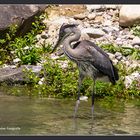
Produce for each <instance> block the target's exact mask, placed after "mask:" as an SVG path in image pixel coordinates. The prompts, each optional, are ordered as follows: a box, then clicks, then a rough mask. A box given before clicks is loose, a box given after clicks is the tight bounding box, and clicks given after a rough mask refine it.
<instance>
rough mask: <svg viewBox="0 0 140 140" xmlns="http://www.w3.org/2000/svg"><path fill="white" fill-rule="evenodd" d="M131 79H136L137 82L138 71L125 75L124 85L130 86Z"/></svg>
mask: <svg viewBox="0 0 140 140" xmlns="http://www.w3.org/2000/svg"><path fill="white" fill-rule="evenodd" d="M133 81H138V82H139V81H140V73H139V72H137V71H136V72H134V73H132V74H131V75H129V76H126V77H125V81H124V84H125V87H126V88H130V87H131V85H132V83H133ZM138 86H139V83H138ZM137 88H140V87H137Z"/></svg>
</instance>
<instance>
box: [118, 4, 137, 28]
mask: <svg viewBox="0 0 140 140" xmlns="http://www.w3.org/2000/svg"><path fill="white" fill-rule="evenodd" d="M139 23H140V5H123V6H122V7H121V9H120V14H119V24H120V25H121V26H125V27H127V26H132V25H133V24H139Z"/></svg>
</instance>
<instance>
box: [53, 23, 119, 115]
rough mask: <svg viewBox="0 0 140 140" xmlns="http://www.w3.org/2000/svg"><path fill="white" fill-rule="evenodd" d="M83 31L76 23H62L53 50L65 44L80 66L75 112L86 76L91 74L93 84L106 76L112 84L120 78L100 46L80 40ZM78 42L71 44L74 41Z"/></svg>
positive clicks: (70, 55)
mask: <svg viewBox="0 0 140 140" xmlns="http://www.w3.org/2000/svg"><path fill="white" fill-rule="evenodd" d="M80 36H81V32H80V30H79V29H78V27H77V25H75V24H71V25H69V24H67V25H64V24H63V25H62V26H61V28H60V31H59V39H58V42H57V43H56V46H55V47H54V49H53V51H54V50H55V49H56V48H57V47H58V46H59V45H60V44H63V51H64V53H65V54H66V55H67V56H68V57H69V59H71V60H72V61H74V62H75V63H76V64H77V66H78V68H79V92H78V98H77V103H76V107H75V114H76V112H77V109H78V104H79V102H80V101H79V98H80V87H81V84H82V81H83V79H84V78H85V76H90V77H91V78H92V79H93V81H94V82H93V84H94V85H95V81H96V79H98V78H103V77H106V78H107V79H108V80H109V81H110V82H111V83H112V84H115V83H116V81H117V80H118V79H119V75H118V70H117V68H115V67H114V66H113V63H112V61H111V60H110V59H109V56H108V54H107V53H105V52H104V51H103V50H102V49H101V48H100V47H98V46H97V45H95V44H94V43H93V42H91V41H88V40H82V41H78V40H79V39H80ZM74 41H78V42H76V43H75V44H74V45H71V43H72V42H74ZM94 85H93V92H92V114H93V107H94V106H93V105H94V91H95V89H94Z"/></svg>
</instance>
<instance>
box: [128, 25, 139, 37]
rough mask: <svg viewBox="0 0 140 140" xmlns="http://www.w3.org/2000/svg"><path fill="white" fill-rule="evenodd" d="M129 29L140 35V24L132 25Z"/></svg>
mask: <svg viewBox="0 0 140 140" xmlns="http://www.w3.org/2000/svg"><path fill="white" fill-rule="evenodd" d="M130 31H131V32H132V33H133V34H134V35H135V36H138V37H140V25H139V24H138V25H134V26H133V27H132V28H130Z"/></svg>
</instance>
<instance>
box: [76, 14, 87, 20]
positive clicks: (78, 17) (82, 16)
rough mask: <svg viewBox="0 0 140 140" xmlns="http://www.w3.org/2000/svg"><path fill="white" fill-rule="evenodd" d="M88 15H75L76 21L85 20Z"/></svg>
mask: <svg viewBox="0 0 140 140" xmlns="http://www.w3.org/2000/svg"><path fill="white" fill-rule="evenodd" d="M86 17H87V15H86V14H78V15H74V19H76V20H77V19H80V20H83V19H84V18H86Z"/></svg>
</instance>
